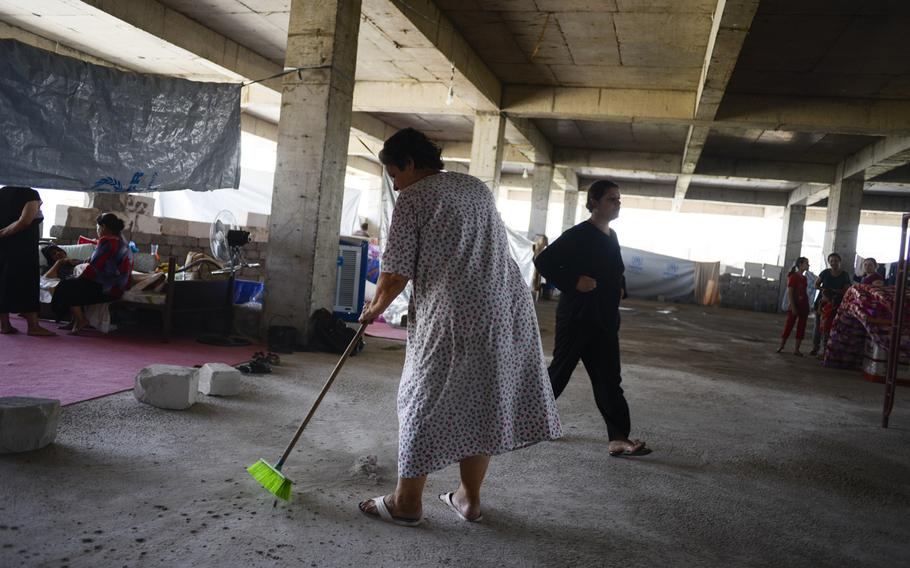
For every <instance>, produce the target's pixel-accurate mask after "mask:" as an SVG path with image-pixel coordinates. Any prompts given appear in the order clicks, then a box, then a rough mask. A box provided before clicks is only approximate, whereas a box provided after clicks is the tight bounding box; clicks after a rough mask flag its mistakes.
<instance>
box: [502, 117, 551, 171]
mask: <svg viewBox="0 0 910 568" xmlns="http://www.w3.org/2000/svg"><path fill="white" fill-rule="evenodd" d="M505 138H506V140H507V141H508V142H509V143H510V144H512V145H513V146H515V147H516V148H518V149H519V151H521V150H522V149H526V150H527V151H529V152H530V155H528V156H527V157H528V159H529V160H531V161H532V162H534V163H535V164H551V163H553V144H552V143H550V141H549V140H547V137H546V136H544V135H543V133H542V132H541V131H540V130H539V129H538V128H537V126H535V125H534V123H533V122H532V121H531V120H530V119H527V118H520V117H507V120H506V131H505ZM522 153H524V152H522Z"/></svg>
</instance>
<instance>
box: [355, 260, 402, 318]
mask: <svg viewBox="0 0 910 568" xmlns="http://www.w3.org/2000/svg"><path fill="white" fill-rule="evenodd" d="M407 284H408V278H407V277H406V276H402V275H400V274H394V273H392V272H381V273H380V274H379V281H378V282H376V295H375V296H374V297H373V301H372V302H370V303H369V304H365V305H364V306H363V313H362V314H361V315H360V322H361V323H372V322H373V320H375V319H376V318H378V317H379V316H380V315H381V314H382V313H383V312H384V311H386V309H388V307H389V305H390V304H391V303H392V302H393V301H394V300H395V298H397V297H398V295H399V294H401V293H402V292H403V291H404V288H405V286H407Z"/></svg>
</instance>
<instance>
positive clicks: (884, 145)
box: [843, 136, 910, 180]
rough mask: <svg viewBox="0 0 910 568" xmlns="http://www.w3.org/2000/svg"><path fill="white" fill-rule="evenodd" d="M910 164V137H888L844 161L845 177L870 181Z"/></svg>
mask: <svg viewBox="0 0 910 568" xmlns="http://www.w3.org/2000/svg"><path fill="white" fill-rule="evenodd" d="M907 163H910V136H888V137H886V138H885V139H883V140H879V141H878V142H876V143H875V144H871V145H869V146H866V147H865V148H863V149H862V150H860V151H859V152H857V153H856V154H854V155H852V156H850V157H849V158H847V159H846V160H844V163H843V168H844V177H846V178H850V177H853V176H855V175H860V174H862V175H863V179H866V180H870V179H873V178H875V177H877V176H880V175H882V174H885V173H887V172H890V171H891V170H893V169H895V168H899V167H900V166H903V165H905V164H907Z"/></svg>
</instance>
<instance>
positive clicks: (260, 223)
mask: <svg viewBox="0 0 910 568" xmlns="http://www.w3.org/2000/svg"><path fill="white" fill-rule="evenodd" d="M269 217H270V216H269V215H266V214H264V213H253V212H251V211H250V212H247V214H246V222H245V223H244V224H243V225H244V226H245V227H260V228H263V229H268V228H269Z"/></svg>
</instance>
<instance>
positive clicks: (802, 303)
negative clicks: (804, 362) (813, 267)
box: [777, 256, 809, 357]
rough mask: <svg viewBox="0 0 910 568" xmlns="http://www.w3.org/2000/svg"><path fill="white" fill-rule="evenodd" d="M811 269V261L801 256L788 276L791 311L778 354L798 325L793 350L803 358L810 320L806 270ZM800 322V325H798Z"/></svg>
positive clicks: (788, 296)
mask: <svg viewBox="0 0 910 568" xmlns="http://www.w3.org/2000/svg"><path fill="white" fill-rule="evenodd" d="M808 269H809V259H808V258H806V257H804V256H801V257H799V258H797V259H796V262H795V263H794V264H793V268H791V269H790V274H789V275H788V276H787V299H788V300H789V303H790V309H789V310H788V311H787V324H786V325H785V326H784V332H783V333H782V334H781V336H780V347H778V348H777V352H778V353H780V352H781V351H783V350H784V345H786V344H787V339H788V338H789V337H790V332H791V331H792V330H793V325H794V324H796V347H795V349H794V350H793V354H794V355H798V356H800V357H802V355H803V354H802V353H801V352H800V350H799V345H800V343H802V342H803V337H805V335H806V321H807V320H808V319H809V295H808V294H807V293H806V285H807V282H806V270H808ZM797 322H798V323H797Z"/></svg>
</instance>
